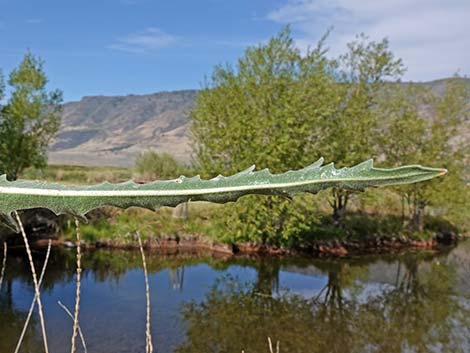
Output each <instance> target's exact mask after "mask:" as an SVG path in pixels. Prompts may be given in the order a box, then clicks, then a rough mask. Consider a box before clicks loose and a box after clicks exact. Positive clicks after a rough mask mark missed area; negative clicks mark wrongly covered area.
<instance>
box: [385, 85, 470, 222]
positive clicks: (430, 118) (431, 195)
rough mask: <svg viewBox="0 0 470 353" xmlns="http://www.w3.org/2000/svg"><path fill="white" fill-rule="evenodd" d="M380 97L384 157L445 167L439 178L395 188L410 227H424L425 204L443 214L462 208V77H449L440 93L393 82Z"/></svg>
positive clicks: (465, 104) (466, 97)
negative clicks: (382, 102)
mask: <svg viewBox="0 0 470 353" xmlns="http://www.w3.org/2000/svg"><path fill="white" fill-rule="evenodd" d="M384 99H385V100H386V101H387V103H388V109H387V110H385V115H386V117H384V120H385V121H386V124H387V127H386V129H385V133H384V135H383V143H382V146H383V149H384V150H383V153H384V155H385V156H386V158H387V163H389V164H390V165H392V166H393V165H399V164H400V163H420V164H426V165H440V166H443V167H445V168H447V169H448V170H449V175H448V176H446V177H445V178H440V179H441V180H438V181H430V182H429V183H420V184H416V185H413V186H409V187H408V186H404V187H401V188H400V189H399V190H400V192H401V194H402V197H403V200H404V203H405V201H406V203H407V205H408V215H409V220H410V225H411V226H412V229H414V230H416V231H422V230H423V229H424V220H425V219H424V216H425V211H426V209H427V208H428V206H433V207H434V208H435V209H436V210H437V209H441V210H442V211H445V212H443V213H445V214H447V216H451V217H452V216H456V215H458V214H459V212H461V211H463V210H465V209H466V207H465V204H466V203H467V202H468V198H469V188H468V185H467V184H466V180H465V175H466V173H465V168H466V167H468V160H469V158H470V156H469V153H468V151H469V150H470V145H469V142H468V140H466V139H464V138H462V137H461V133H460V130H461V129H462V126H464V122H465V121H466V120H468V119H469V117H470V112H469V102H470V87H469V85H468V83H466V82H465V81H464V80H462V79H460V78H459V77H455V78H453V79H449V80H447V82H446V89H445V91H444V93H442V94H435V93H433V92H432V91H430V90H428V89H426V88H424V87H422V86H419V85H414V84H411V85H408V86H395V87H390V89H389V93H388V94H387V95H386V96H385V97H384ZM397 136H399V138H397ZM456 220H458V221H461V219H456Z"/></svg>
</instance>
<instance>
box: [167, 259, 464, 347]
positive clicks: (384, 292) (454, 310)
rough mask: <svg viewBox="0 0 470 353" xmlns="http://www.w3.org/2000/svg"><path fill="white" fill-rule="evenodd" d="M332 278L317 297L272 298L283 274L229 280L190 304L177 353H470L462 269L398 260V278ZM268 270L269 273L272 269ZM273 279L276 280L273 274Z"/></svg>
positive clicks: (353, 271)
mask: <svg viewBox="0 0 470 353" xmlns="http://www.w3.org/2000/svg"><path fill="white" fill-rule="evenodd" d="M318 268H320V269H321V270H322V271H324V272H325V273H327V276H328V280H327V283H326V285H325V287H324V288H323V289H321V290H320V291H319V292H318V293H316V294H315V295H314V296H312V297H308V298H306V297H303V296H300V295H296V294H293V293H289V292H287V291H281V294H277V295H272V288H273V287H272V285H271V286H270V285H268V283H269V281H268V280H267V279H268V278H271V284H272V283H274V282H276V280H275V279H274V277H276V275H275V271H273V268H272V267H269V266H268V267H267V266H266V264H264V265H263V264H261V265H260V266H259V267H258V270H259V273H258V280H257V281H255V282H254V283H243V282H242V281H240V280H239V279H237V278H234V277H230V276H226V277H224V278H223V279H222V280H221V281H219V282H218V283H216V285H214V287H213V288H212V289H211V290H210V291H209V292H208V293H207V295H206V297H205V299H204V300H203V301H202V302H200V303H197V302H190V303H186V304H185V305H183V307H182V315H183V317H184V318H185V320H186V323H187V340H186V342H185V343H184V344H182V345H180V346H179V347H178V349H177V350H176V351H177V352H179V353H190V352H194V353H196V352H221V353H222V352H227V353H229V352H234V353H235V352H237V353H239V352H241V351H242V350H244V351H245V352H246V353H250V352H267V351H268V349H267V344H266V339H267V337H271V338H273V339H274V340H279V341H280V342H281V352H322V353H323V352H332V353H334V352H338V353H342V352H344V353H346V352H358V353H359V352H360V353H363V352H381V353H388V352H390V353H392V352H394V353H395V352H433V351H435V352H467V351H468V342H467V339H466V337H468V331H467V330H466V329H465V327H468V324H469V322H468V321H469V319H468V318H469V317H470V312H469V302H468V301H466V300H465V299H462V297H459V296H457V295H456V293H454V290H453V288H455V278H456V273H455V267H454V266H452V265H450V264H444V263H439V261H437V260H433V261H422V259H419V258H417V257H410V258H405V259H403V261H402V262H398V263H397V277H396V278H397V280H396V283H391V284H387V283H385V284H383V283H382V284H380V283H377V284H376V286H375V287H376V288H375V289H376V290H374V288H373V286H372V287H371V285H370V283H369V285H366V282H364V281H362V280H361V278H364V277H367V276H368V267H366V266H362V265H350V264H348V263H347V262H337V263H333V264H328V263H323V264H322V263H319V265H318ZM265 271H266V272H265ZM270 276H271V277H270Z"/></svg>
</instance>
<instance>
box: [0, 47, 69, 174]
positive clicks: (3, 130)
mask: <svg viewBox="0 0 470 353" xmlns="http://www.w3.org/2000/svg"><path fill="white" fill-rule="evenodd" d="M8 84H9V86H10V87H11V88H12V93H11V97H10V98H9V99H8V101H7V103H6V104H5V105H4V106H3V107H1V111H0V171H1V172H2V173H5V174H7V176H8V178H10V179H16V178H17V177H18V175H19V174H20V173H21V172H23V171H24V170H25V169H26V168H28V167H34V168H43V167H44V166H45V165H46V163H47V155H46V149H47V146H48V145H49V143H50V141H51V139H52V138H53V137H54V136H55V134H56V133H57V130H58V128H59V124H60V113H61V110H62V106H61V103H62V94H61V92H60V91H58V90H55V91H51V92H48V91H47V89H46V84H47V77H46V74H45V72H44V70H43V61H42V60H40V59H39V58H37V57H35V56H34V55H33V54H31V53H30V52H27V53H26V55H25V56H24V58H23V60H22V62H21V63H20V65H19V66H18V68H16V69H14V70H13V71H12V72H11V74H10V76H9V80H8Z"/></svg>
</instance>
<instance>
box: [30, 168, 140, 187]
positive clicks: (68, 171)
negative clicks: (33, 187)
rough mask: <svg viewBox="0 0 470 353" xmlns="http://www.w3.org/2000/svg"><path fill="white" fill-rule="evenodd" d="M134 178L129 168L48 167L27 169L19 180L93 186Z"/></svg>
mask: <svg viewBox="0 0 470 353" xmlns="http://www.w3.org/2000/svg"><path fill="white" fill-rule="evenodd" d="M133 176H134V173H133V170H132V169H131V168H120V167H87V166H73V165H55V164H53V165H48V166H47V167H46V168H45V169H43V170H35V169H32V168H30V169H28V170H26V171H25V172H24V173H23V175H22V176H21V178H23V179H40V180H46V181H56V182H61V183H66V184H94V183H100V182H103V181H109V182H113V183H117V182H123V181H127V180H129V179H132V178H133Z"/></svg>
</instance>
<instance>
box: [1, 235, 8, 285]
mask: <svg viewBox="0 0 470 353" xmlns="http://www.w3.org/2000/svg"><path fill="white" fill-rule="evenodd" d="M6 267H7V243H6V242H4V243H3V262H2V272H0V289H2V283H3V276H5V269H6Z"/></svg>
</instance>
